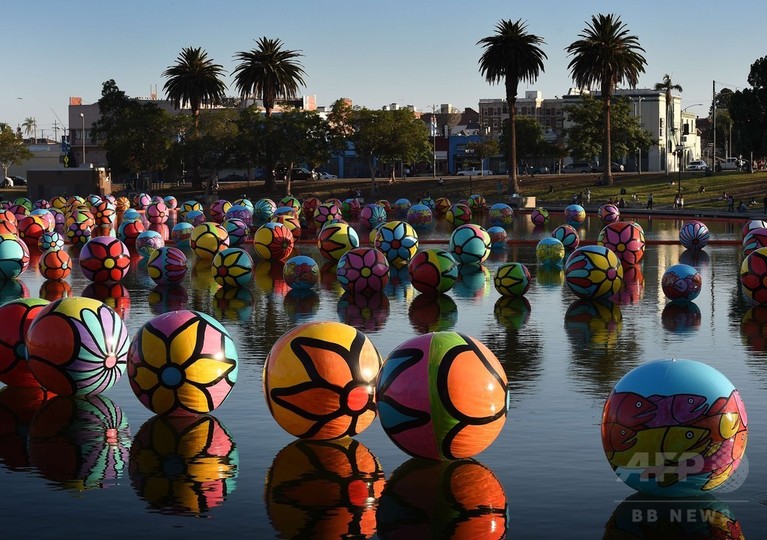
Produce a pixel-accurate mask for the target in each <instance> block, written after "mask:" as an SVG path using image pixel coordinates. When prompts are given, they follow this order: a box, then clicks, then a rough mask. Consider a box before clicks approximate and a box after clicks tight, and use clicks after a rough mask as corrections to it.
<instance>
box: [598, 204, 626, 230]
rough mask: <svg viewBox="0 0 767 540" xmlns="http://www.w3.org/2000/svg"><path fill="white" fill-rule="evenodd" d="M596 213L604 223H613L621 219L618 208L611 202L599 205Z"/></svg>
mask: <svg viewBox="0 0 767 540" xmlns="http://www.w3.org/2000/svg"><path fill="white" fill-rule="evenodd" d="M597 215H598V216H599V219H601V220H602V223H604V224H605V225H608V224H610V223H615V222H616V221H620V219H621V211H620V209H619V208H618V207H617V206H616V205H614V204H612V203H607V204H603V205H602V206H600V207H599V210H598V211H597Z"/></svg>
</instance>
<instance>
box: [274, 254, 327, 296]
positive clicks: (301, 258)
mask: <svg viewBox="0 0 767 540" xmlns="http://www.w3.org/2000/svg"><path fill="white" fill-rule="evenodd" d="M282 277H283V279H284V280H285V283H286V284H287V285H288V287H290V288H291V289H296V290H310V289H314V288H315V287H317V285H318V284H319V282H320V267H319V265H318V264H317V261H315V260H314V259H312V258H311V257H308V256H306V255H296V256H294V257H291V258H290V259H288V260H287V261H285V265H284V266H283V267H282Z"/></svg>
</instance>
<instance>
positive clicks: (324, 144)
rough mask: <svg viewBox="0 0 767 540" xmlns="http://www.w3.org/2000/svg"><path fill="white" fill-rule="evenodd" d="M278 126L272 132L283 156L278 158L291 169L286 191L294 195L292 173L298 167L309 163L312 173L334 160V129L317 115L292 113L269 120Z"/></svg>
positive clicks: (277, 156) (280, 155) (313, 113)
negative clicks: (332, 149)
mask: <svg viewBox="0 0 767 540" xmlns="http://www.w3.org/2000/svg"><path fill="white" fill-rule="evenodd" d="M267 122H272V123H273V124H274V125H273V126H272V129H271V130H270V134H271V137H272V138H273V140H275V142H276V144H275V147H276V148H278V149H279V154H278V155H276V156H275V157H276V158H277V159H278V160H279V161H280V162H281V163H283V164H285V166H286V167H287V170H288V175H287V178H286V186H285V191H286V195H290V190H291V182H292V178H291V174H290V173H291V171H292V169H293V166H294V165H296V164H304V163H305V164H306V165H307V167H308V168H309V169H311V170H313V169H314V168H316V167H318V166H319V165H320V164H322V163H325V162H326V161H327V160H329V159H330V155H331V143H330V127H329V124H328V122H327V120H325V119H323V118H322V117H321V116H320V115H319V114H317V113H316V112H310V111H290V112H286V113H283V114H280V115H275V116H272V117H271V118H269V119H267Z"/></svg>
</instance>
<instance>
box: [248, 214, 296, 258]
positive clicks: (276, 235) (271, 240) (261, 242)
mask: <svg viewBox="0 0 767 540" xmlns="http://www.w3.org/2000/svg"><path fill="white" fill-rule="evenodd" d="M294 244H295V239H294V238H293V233H292V232H290V229H289V228H288V227H287V225H283V224H282V223H277V222H276V221H270V222H268V223H264V224H263V225H261V226H260V227H259V228H258V230H256V233H255V234H254V235H253V251H255V252H256V255H258V256H259V257H261V258H262V259H263V260H265V261H271V260H274V261H284V260H285V259H287V258H288V257H290V254H291V253H292V252H293V246H294Z"/></svg>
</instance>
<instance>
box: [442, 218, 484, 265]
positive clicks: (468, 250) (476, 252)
mask: <svg viewBox="0 0 767 540" xmlns="http://www.w3.org/2000/svg"><path fill="white" fill-rule="evenodd" d="M448 249H449V250H450V253H452V254H453V257H454V258H455V260H456V261H458V263H459V264H481V263H483V262H484V261H485V260H486V259H487V257H488V256H489V255H490V235H489V234H487V231H486V230H485V229H484V227H482V226H480V225H475V224H473V223H466V224H464V225H460V226H458V227H456V228H455V230H454V231H453V232H452V233H451V235H450V241H449V242H448Z"/></svg>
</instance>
